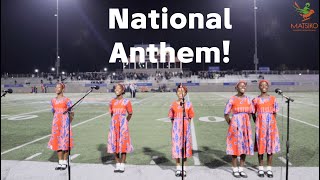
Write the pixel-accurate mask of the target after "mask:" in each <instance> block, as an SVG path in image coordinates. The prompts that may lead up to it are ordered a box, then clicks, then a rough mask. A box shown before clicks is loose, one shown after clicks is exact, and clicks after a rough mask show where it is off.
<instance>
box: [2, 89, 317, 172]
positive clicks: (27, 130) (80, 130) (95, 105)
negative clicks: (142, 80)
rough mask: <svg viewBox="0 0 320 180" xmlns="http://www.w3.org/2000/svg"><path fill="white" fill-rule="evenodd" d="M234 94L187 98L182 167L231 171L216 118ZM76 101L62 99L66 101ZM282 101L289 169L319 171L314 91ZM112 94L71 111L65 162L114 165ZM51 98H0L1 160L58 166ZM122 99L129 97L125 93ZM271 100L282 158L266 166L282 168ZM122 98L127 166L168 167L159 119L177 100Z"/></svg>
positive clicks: (164, 125) (165, 134)
mask: <svg viewBox="0 0 320 180" xmlns="http://www.w3.org/2000/svg"><path fill="white" fill-rule="evenodd" d="M233 94H235V93H232V92H208V93H203V92H201V93H200V92H190V93H189V94H188V96H187V100H190V101H191V102H192V103H193V106H194V111H195V117H194V119H193V123H192V138H193V153H194V155H193V157H192V158H190V159H188V165H192V166H194V165H195V166H206V167H209V168H218V167H222V166H226V167H229V166H230V162H231V159H230V157H229V156H227V155H226V153H225V147H226V143H225V142H226V133H227V128H228V126H227V123H226V122H225V121H224V119H223V110H224V106H225V104H226V102H227V100H228V98H229V97H230V96H231V95H233ZM271 94H272V95H275V94H273V93H271ZM83 95H84V94H83V93H65V96H67V97H69V98H70V99H71V100H72V102H73V103H74V102H76V101H77V100H78V99H79V98H81V97H82V96H83ZM247 95H248V96H250V97H255V96H256V95H258V93H255V92H248V93H247ZM287 95H288V96H291V97H292V98H293V99H295V101H294V102H293V103H291V108H290V117H291V119H290V159H289V161H290V165H291V166H292V167H319V100H318V99H319V92H307V93H288V94H287ZM113 96H114V94H112V93H92V94H90V95H89V96H87V97H86V98H85V100H84V101H83V102H82V103H81V104H80V105H79V106H77V108H76V109H75V110H74V111H75V119H74V121H73V122H72V126H73V135H74V144H75V147H74V149H73V150H72V151H71V154H72V162H75V163H90V164H113V163H114V161H113V157H112V155H111V154H108V153H106V143H107V135H108V131H109V123H110V119H111V118H110V114H109V112H108V102H109V101H110V100H111V98H113ZM53 97H55V94H14V95H13V94H10V95H9V94H8V95H7V96H6V97H4V98H2V99H1V160H19V161H22V160H26V161H41V162H57V155H56V153H55V152H53V151H51V150H50V149H48V148H47V143H48V141H49V137H50V133H51V124H52V113H51V108H50V99H51V98H53ZM125 97H129V93H127V94H126V95H125ZM276 97H277V100H278V103H279V105H280V112H279V114H278V116H277V124H278V128H279V132H280V140H281V152H280V153H278V154H276V155H275V156H274V160H273V164H274V166H285V157H286V146H285V144H286V137H287V118H286V115H287V108H286V103H285V102H284V99H282V98H281V97H280V96H277V95H276ZM129 99H130V100H131V101H132V104H133V117H132V119H131V121H130V123H129V129H130V134H131V139H132V144H133V146H134V152H133V153H131V154H129V155H128V157H127V163H128V164H131V165H159V166H174V165H175V164H174V161H173V160H172V158H171V141H170V138H171V122H170V121H169V120H168V119H167V118H166V117H167V114H168V110H169V107H170V104H171V102H173V101H174V100H176V95H175V93H137V97H136V98H135V99H132V98H129ZM251 122H252V121H251ZM253 126H254V123H253V122H252V127H253ZM253 134H254V130H253ZM253 139H254V137H253ZM265 159H266V157H265ZM246 164H247V166H256V165H257V164H258V162H257V157H256V154H255V155H254V156H248V157H247V163H246Z"/></svg>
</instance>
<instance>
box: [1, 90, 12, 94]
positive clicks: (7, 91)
mask: <svg viewBox="0 0 320 180" xmlns="http://www.w3.org/2000/svg"><path fill="white" fill-rule="evenodd" d="M3 92H5V93H9V94H11V93H12V92H13V91H12V89H8V90H3Z"/></svg>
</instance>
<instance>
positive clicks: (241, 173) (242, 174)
mask: <svg viewBox="0 0 320 180" xmlns="http://www.w3.org/2000/svg"><path fill="white" fill-rule="evenodd" d="M239 173H240V176H241V177H243V178H247V177H248V175H247V174H246V173H245V172H244V171H241V172H239Z"/></svg>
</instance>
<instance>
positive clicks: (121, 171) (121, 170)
mask: <svg viewBox="0 0 320 180" xmlns="http://www.w3.org/2000/svg"><path fill="white" fill-rule="evenodd" d="M119 172H120V173H123V172H124V163H120V167H119Z"/></svg>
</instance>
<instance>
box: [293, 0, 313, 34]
mask: <svg viewBox="0 0 320 180" xmlns="http://www.w3.org/2000/svg"><path fill="white" fill-rule="evenodd" d="M310 6H311V4H310V3H309V2H307V3H305V5H304V7H303V8H301V7H300V6H299V4H298V3H297V2H296V1H295V2H294V4H293V7H294V8H295V10H296V12H297V14H298V15H299V16H300V17H301V23H296V24H291V30H292V31H316V30H317V29H318V27H319V24H318V23H316V22H310V21H311V20H310V19H311V17H312V15H314V13H315V10H314V9H311V8H310ZM308 20H310V21H308ZM305 21H308V22H305Z"/></svg>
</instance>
